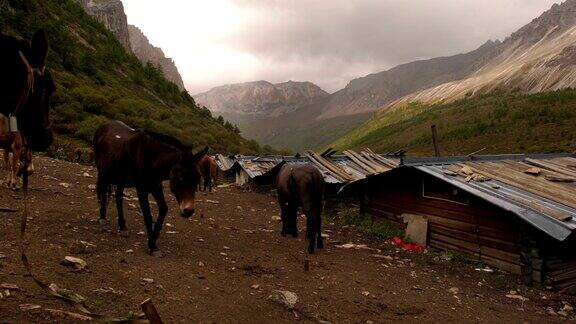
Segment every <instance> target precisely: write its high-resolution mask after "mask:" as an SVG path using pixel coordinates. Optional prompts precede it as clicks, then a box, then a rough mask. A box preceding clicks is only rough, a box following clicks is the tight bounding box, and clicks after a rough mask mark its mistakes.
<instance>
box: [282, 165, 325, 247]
mask: <svg viewBox="0 0 576 324" xmlns="http://www.w3.org/2000/svg"><path fill="white" fill-rule="evenodd" d="M276 185H277V189H278V202H279V203H280V209H281V210H282V216H281V218H282V232H281V234H282V236H286V235H287V234H290V235H292V236H293V237H297V236H298V226H297V223H298V219H297V211H298V207H301V208H302V211H303V212H304V214H306V238H307V240H308V253H314V248H315V247H316V246H317V247H318V248H319V249H321V248H323V247H324V242H323V241H322V208H323V201H324V178H323V177H322V174H321V173H320V171H318V169H317V168H316V167H314V166H312V165H310V164H302V165H290V164H285V165H283V166H282V168H281V169H280V171H279V173H278V178H277V183H276Z"/></svg>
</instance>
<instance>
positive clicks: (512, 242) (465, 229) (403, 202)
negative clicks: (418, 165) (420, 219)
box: [362, 173, 523, 274]
mask: <svg viewBox="0 0 576 324" xmlns="http://www.w3.org/2000/svg"><path fill="white" fill-rule="evenodd" d="M424 177H430V176H428V175H424V174H422V175H421V176H418V175H415V174H414V173H407V174H406V175H404V176H402V177H397V178H395V179H392V181H389V180H387V182H386V183H379V184H376V185H374V186H373V187H372V188H369V189H367V190H366V197H365V199H364V202H363V203H362V209H363V211H365V212H368V213H370V214H372V215H375V216H380V217H385V218H387V219H388V220H390V221H393V222H396V223H398V224H399V225H400V226H404V224H403V220H402V219H401V215H402V214H405V213H406V214H418V215H423V216H426V217H427V218H428V223H429V235H428V236H429V242H428V244H429V245H430V246H432V247H435V248H439V249H444V250H453V251H458V252H462V253H465V254H468V255H471V256H474V257H476V258H478V259H479V260H482V261H483V262H484V263H486V264H488V265H491V266H494V267H496V268H499V269H502V270H505V271H508V272H511V273H514V274H522V271H523V263H522V261H521V255H520V246H519V241H520V238H519V235H520V234H519V231H518V228H519V225H520V224H519V223H520V222H519V220H518V219H517V218H516V217H515V216H514V215H511V214H509V213H507V212H505V211H503V210H501V209H499V208H497V207H494V206H492V205H490V204H487V203H485V202H483V201H482V200H480V199H477V198H476V197H474V196H471V195H468V197H467V198H468V201H469V204H462V203H457V202H451V201H445V200H438V199H432V198H424V197H423V196H422V181H423V179H424ZM461 194H465V193H461Z"/></svg>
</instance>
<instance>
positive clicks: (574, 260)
mask: <svg viewBox="0 0 576 324" xmlns="http://www.w3.org/2000/svg"><path fill="white" fill-rule="evenodd" d="M545 246H546V249H545V250H544V251H543V253H544V254H545V256H546V258H545V262H544V267H543V271H544V275H545V283H546V285H548V286H552V287H554V288H556V289H557V290H559V291H561V292H564V293H570V294H576V252H575V248H576V237H574V236H573V237H572V238H570V239H569V240H568V241H567V242H566V243H564V244H559V243H557V242H546V245H545Z"/></svg>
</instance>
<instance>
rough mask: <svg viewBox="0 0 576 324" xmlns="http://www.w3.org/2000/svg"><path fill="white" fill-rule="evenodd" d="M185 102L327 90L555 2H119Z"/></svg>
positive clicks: (513, 25) (509, 24) (466, 42)
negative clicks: (236, 92)
mask: <svg viewBox="0 0 576 324" xmlns="http://www.w3.org/2000/svg"><path fill="white" fill-rule="evenodd" d="M122 2H123V3H124V6H125V10H126V14H127V16H128V22H129V23H130V24H133V25H136V26H138V27H139V28H140V29H141V30H142V31H143V32H144V34H146V36H147V37H148V38H149V39H150V42H151V43H152V44H153V45H155V46H158V47H161V48H162V49H163V51H164V52H165V53H166V55H167V56H168V57H172V58H173V59H174V61H175V62H176V65H177V67H178V69H179V71H180V74H181V75H182V78H183V79H184V83H185V85H186V88H187V89H188V91H189V92H190V93H191V94H197V93H200V92H204V91H207V90H209V89H211V88H212V87H215V86H219V85H223V84H229V83H241V82H249V81H257V80H267V81H270V82H274V83H276V82H284V81H288V80H294V81H311V82H313V83H315V84H317V85H319V86H320V87H322V88H323V89H324V90H326V91H328V92H334V91H337V90H339V89H341V88H343V87H344V86H346V84H347V83H348V82H349V81H350V80H352V79H354V78H358V77H362V76H365V75H367V74H370V73H377V72H380V71H384V70H387V69H389V68H392V67H394V66H396V65H398V64H402V63H408V62H411V61H415V60H420V59H428V58H433V57H438V56H448V55H454V54H458V53H464V52H468V51H471V50H474V49H475V48H477V47H479V46H480V45H482V44H483V43H485V42H486V41H488V40H497V39H499V40H502V39H504V38H505V37H507V36H508V35H510V34H511V33H512V32H514V31H516V30H517V29H518V28H520V27H522V26H523V25H525V24H527V23H529V22H530V21H531V20H532V19H534V18H536V17H538V16H539V15H540V14H542V12H544V11H545V10H547V9H549V8H550V7H551V6H552V4H554V3H560V2H562V1H561V0H485V1H482V2H479V1H476V0H436V1H429V0H411V1H405V0H356V1H353V2H352V1H349V0H332V1H329V2H328V1H325V0H211V1H200V0H194V1H182V0H164V1H162V2H161V4H160V2H159V1H154V0H122Z"/></svg>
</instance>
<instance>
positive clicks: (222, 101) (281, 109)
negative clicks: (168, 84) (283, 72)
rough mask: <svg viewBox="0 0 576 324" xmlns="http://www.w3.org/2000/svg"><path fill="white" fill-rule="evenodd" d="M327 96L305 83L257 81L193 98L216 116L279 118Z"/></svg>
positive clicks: (213, 89) (222, 87)
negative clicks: (238, 115) (265, 116)
mask: <svg viewBox="0 0 576 324" xmlns="http://www.w3.org/2000/svg"><path fill="white" fill-rule="evenodd" d="M326 96H328V93H327V92H326V91H324V90H322V89H321V88H320V87H319V86H317V85H315V84H313V83H312V82H308V81H303V82H295V81H287V82H281V83H276V84H274V83H271V82H269V81H265V80H259V81H252V82H244V83H234V84H226V85H222V86H218V87H214V88H212V89H210V90H209V91H207V92H203V93H199V94H196V95H194V96H193V97H194V99H195V100H196V101H197V102H198V103H199V104H200V105H203V106H206V107H208V108H209V109H210V110H211V111H212V112H213V113H215V114H225V115H230V114H242V115H267V116H279V115H282V114H285V113H287V112H290V111H293V110H295V109H297V108H299V107H301V106H304V105H307V104H310V103H312V102H314V101H315V100H318V99H320V98H323V97H326ZM231 121H232V122H234V120H231Z"/></svg>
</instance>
